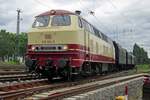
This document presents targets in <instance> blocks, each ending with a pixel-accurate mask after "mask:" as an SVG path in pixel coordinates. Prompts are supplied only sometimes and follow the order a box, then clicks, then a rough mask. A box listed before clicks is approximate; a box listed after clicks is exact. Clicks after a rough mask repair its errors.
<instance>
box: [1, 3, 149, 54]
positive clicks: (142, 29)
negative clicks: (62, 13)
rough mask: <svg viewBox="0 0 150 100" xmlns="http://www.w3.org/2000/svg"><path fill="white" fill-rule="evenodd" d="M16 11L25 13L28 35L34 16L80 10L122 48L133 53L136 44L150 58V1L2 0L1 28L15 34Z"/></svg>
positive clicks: (24, 19) (24, 26) (24, 21)
mask: <svg viewBox="0 0 150 100" xmlns="http://www.w3.org/2000/svg"><path fill="white" fill-rule="evenodd" d="M17 8H20V9H21V10H22V13H21V18H22V19H23V20H22V21H21V29H20V30H21V31H22V32H28V30H29V28H30V27H31V24H32V22H33V20H34V16H36V15H37V14H40V13H42V12H45V11H48V10H51V9H64V10H70V11H75V10H81V11H82V16H83V17H84V18H86V19H87V20H88V21H89V22H90V23H92V24H93V25H95V26H96V27H97V28H99V29H100V30H101V31H102V32H103V33H105V34H107V36H109V37H110V38H112V39H113V40H116V41H118V42H119V43H120V44H121V45H122V46H123V47H125V48H127V49H128V50H130V51H131V50H132V47H133V45H134V43H137V44H139V45H140V46H141V47H144V49H145V50H146V51H148V53H149V57H150V44H149V43H150V0H0V29H6V30H7V31H9V32H15V31H16V9H17ZM89 11H94V12H95V14H94V15H90V14H89Z"/></svg>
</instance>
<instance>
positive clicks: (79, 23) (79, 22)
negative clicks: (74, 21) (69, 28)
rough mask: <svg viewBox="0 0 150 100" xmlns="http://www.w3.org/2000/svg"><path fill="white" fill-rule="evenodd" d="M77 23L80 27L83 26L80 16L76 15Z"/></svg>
mask: <svg viewBox="0 0 150 100" xmlns="http://www.w3.org/2000/svg"><path fill="white" fill-rule="evenodd" d="M78 25H79V27H80V28H82V26H83V25H82V21H81V19H80V17H78Z"/></svg>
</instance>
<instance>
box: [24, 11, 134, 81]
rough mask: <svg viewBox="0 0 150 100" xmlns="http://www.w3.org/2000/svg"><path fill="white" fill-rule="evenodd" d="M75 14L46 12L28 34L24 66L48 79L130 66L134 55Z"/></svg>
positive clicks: (100, 72) (97, 72) (68, 77)
mask: <svg viewBox="0 0 150 100" xmlns="http://www.w3.org/2000/svg"><path fill="white" fill-rule="evenodd" d="M79 13H80V12H79V11H76V12H75V13H73V12H70V11H66V10H50V11H47V12H45V13H42V14H40V15H38V16H36V17H35V21H34V23H33V25H32V28H31V29H30V31H29V32H28V47H27V53H26V61H25V63H26V66H27V67H28V69H29V71H34V72H36V73H39V74H41V75H43V76H46V77H47V78H48V79H50V80H51V79H53V78H54V77H62V78H65V79H68V80H70V79H73V78H74V77H76V76H78V75H82V76H89V75H96V74H103V73H108V72H112V71H119V70H123V69H130V68H133V67H134V65H135V64H134V56H133V55H132V53H129V52H127V50H126V49H124V48H122V47H121V46H120V45H119V44H118V43H116V42H115V41H113V40H111V39H110V38H109V37H107V36H106V35H105V34H103V33H102V32H101V31H100V30H98V29H97V28H96V27H94V26H93V25H92V24H90V23H89V22H88V21H87V20H85V19H84V18H82V17H81V16H80V14H79Z"/></svg>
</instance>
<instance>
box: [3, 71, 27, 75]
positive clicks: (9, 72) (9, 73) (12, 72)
mask: <svg viewBox="0 0 150 100" xmlns="http://www.w3.org/2000/svg"><path fill="white" fill-rule="evenodd" d="M27 73H28V72H26V71H24V70H20V71H2V70H1V71H0V76H1V75H17V74H27Z"/></svg>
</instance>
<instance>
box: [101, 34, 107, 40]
mask: <svg viewBox="0 0 150 100" xmlns="http://www.w3.org/2000/svg"><path fill="white" fill-rule="evenodd" d="M102 39H103V40H104V41H106V42H108V41H107V36H105V35H104V34H102Z"/></svg>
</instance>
